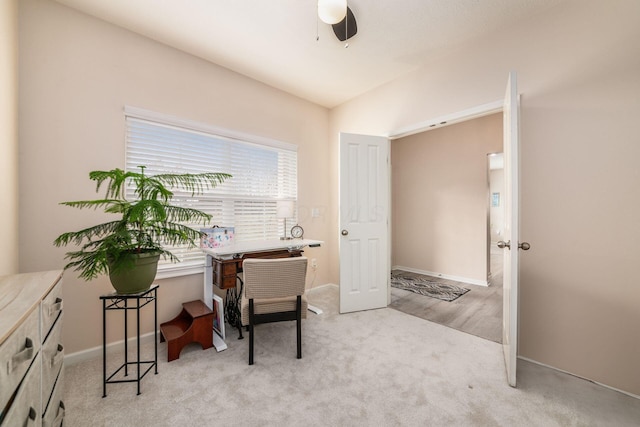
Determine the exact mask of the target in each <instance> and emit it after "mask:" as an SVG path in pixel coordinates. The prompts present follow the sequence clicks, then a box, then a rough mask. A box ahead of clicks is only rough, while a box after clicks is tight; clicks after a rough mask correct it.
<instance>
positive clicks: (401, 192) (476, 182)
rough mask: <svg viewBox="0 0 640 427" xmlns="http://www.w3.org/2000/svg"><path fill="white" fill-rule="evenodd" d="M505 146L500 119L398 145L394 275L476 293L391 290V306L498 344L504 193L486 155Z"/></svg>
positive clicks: (464, 125)
mask: <svg viewBox="0 0 640 427" xmlns="http://www.w3.org/2000/svg"><path fill="white" fill-rule="evenodd" d="M487 141H488V142H487ZM394 144H395V145H394ZM426 145H430V147H428V148H426ZM501 148H502V114H501V113H497V114H494V115H489V116H484V117H480V118H473V119H470V120H467V121H461V122H458V123H456V124H453V125H449V126H446V127H442V128H438V129H436V130H434V131H427V132H423V133H421V134H414V135H411V136H409V137H406V138H399V139H395V140H393V141H392V142H391V164H392V189H391V199H392V231H391V234H392V264H391V265H392V269H393V270H392V277H393V275H394V274H396V276H397V275H398V272H402V275H404V276H405V277H408V276H411V275H413V276H415V277H416V278H417V279H419V281H425V282H426V281H432V282H438V283H440V284H444V285H450V286H452V287H456V286H457V287H461V288H465V289H469V291H468V292H466V293H464V294H462V295H461V296H459V297H457V298H455V299H454V300H452V301H446V300H442V299H439V298H433V297H429V296H424V295H421V294H420V293H416V292H415V291H411V290H407V289H406V288H403V289H400V288H398V287H396V286H394V285H393V284H392V287H391V291H390V292H391V300H390V305H389V307H391V308H394V309H398V310H400V311H403V312H405V313H408V314H411V315H415V316H417V317H421V318H424V319H426V320H430V321H433V322H436V323H440V324H442V325H445V326H448V327H452V328H454V329H458V330H461V331H464V332H467V333H471V334H473V335H477V336H480V337H482V338H485V339H489V340H492V341H495V342H498V343H499V342H501V340H502V300H503V296H502V286H501V276H500V274H501V271H500V265H499V258H500V257H499V256H497V255H501V252H500V253H499V254H498V253H494V252H496V251H495V250H493V248H494V247H495V248H497V246H495V245H491V241H492V235H493V234H497V232H496V233H494V230H493V229H492V226H491V225H492V220H493V219H495V221H494V222H496V223H497V220H498V219H499V218H497V217H496V216H495V215H494V218H492V217H491V216H490V214H491V209H492V207H491V204H492V203H493V199H492V196H493V194H492V193H500V194H502V191H492V188H491V186H490V182H489V179H488V178H489V177H490V175H491V173H490V169H488V167H487V164H488V156H487V153H494V152H497V151H501ZM496 197H499V196H496ZM498 203H499V202H498ZM396 281H397V280H396Z"/></svg>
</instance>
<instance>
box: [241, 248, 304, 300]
mask: <svg viewBox="0 0 640 427" xmlns="http://www.w3.org/2000/svg"><path fill="white" fill-rule="evenodd" d="M242 270H243V271H244V292H245V296H246V297H247V298H249V299H251V298H254V299H263V298H265V299H266V298H284V297H290V296H296V295H302V294H304V290H305V281H306V276H307V258H306V257H291V258H273V259H257V258H248V259H246V260H244V261H243V262H242Z"/></svg>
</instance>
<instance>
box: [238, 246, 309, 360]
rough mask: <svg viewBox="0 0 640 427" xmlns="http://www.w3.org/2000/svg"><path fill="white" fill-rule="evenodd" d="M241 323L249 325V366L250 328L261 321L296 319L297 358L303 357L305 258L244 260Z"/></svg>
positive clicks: (305, 313)
mask: <svg viewBox="0 0 640 427" xmlns="http://www.w3.org/2000/svg"><path fill="white" fill-rule="evenodd" d="M242 269H243V271H244V291H243V293H242V298H241V301H240V307H241V308H240V310H241V314H242V324H243V325H245V326H248V328H249V365H253V330H254V326H255V325H257V324H260V323H271V322H280V321H285V320H295V321H296V327H297V344H298V356H297V357H298V359H300V358H302V319H303V318H306V317H307V299H306V296H305V278H306V275H307V258H305V257H291V258H278V259H253V258H250V259H246V260H244V261H243V263H242Z"/></svg>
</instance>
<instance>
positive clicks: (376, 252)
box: [339, 133, 390, 313]
mask: <svg viewBox="0 0 640 427" xmlns="http://www.w3.org/2000/svg"><path fill="white" fill-rule="evenodd" d="M388 217H389V140H388V139H387V138H384V137H380V136H367V135H355V134H349V133H340V218H339V222H340V237H339V238H340V244H339V247H340V313H348V312H352V311H360V310H369V309H374V308H381V307H386V306H387V295H388V286H389V280H390V275H389V272H390V270H389V265H388V264H389V221H388Z"/></svg>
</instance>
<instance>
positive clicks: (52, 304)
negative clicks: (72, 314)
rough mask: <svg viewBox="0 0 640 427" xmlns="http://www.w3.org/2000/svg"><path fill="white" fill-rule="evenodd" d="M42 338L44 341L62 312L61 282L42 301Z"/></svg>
mask: <svg viewBox="0 0 640 427" xmlns="http://www.w3.org/2000/svg"><path fill="white" fill-rule="evenodd" d="M41 306H42V329H41V330H42V338H43V339H46V337H47V335H49V331H50V330H51V327H52V326H53V324H54V323H55V321H56V319H57V318H58V315H59V314H60V313H61V312H62V280H60V281H58V283H57V284H56V285H55V286H54V287H53V289H51V292H49V293H48V294H47V296H46V297H44V299H43V300H42V304H41Z"/></svg>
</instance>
